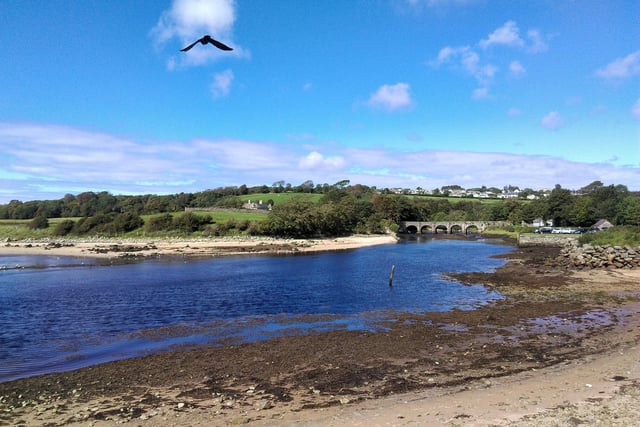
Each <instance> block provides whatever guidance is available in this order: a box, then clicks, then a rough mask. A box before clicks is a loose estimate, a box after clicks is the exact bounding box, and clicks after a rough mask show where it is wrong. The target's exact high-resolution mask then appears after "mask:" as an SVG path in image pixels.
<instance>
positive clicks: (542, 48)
mask: <svg viewBox="0 0 640 427" xmlns="http://www.w3.org/2000/svg"><path fill="white" fill-rule="evenodd" d="M527 37H528V38H529V41H530V45H529V47H528V50H529V52H531V53H540V52H546V51H547V50H548V49H549V45H548V44H547V42H546V41H545V40H544V38H543V36H542V35H541V34H540V31H538V30H529V31H527Z"/></svg>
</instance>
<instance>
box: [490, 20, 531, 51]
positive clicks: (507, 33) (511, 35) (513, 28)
mask: <svg viewBox="0 0 640 427" xmlns="http://www.w3.org/2000/svg"><path fill="white" fill-rule="evenodd" d="M519 32H520V30H519V29H518V25H517V24H516V23H515V22H514V21H507V22H506V23H505V24H504V25H503V26H502V27H500V28H498V29H496V30H495V31H494V32H493V33H491V34H489V36H488V37H487V38H486V39H483V40H480V43H479V44H480V47H482V48H483V49H486V48H488V47H489V46H491V45H504V46H512V47H513V46H515V47H521V46H524V40H522V39H521V38H520V35H519Z"/></svg>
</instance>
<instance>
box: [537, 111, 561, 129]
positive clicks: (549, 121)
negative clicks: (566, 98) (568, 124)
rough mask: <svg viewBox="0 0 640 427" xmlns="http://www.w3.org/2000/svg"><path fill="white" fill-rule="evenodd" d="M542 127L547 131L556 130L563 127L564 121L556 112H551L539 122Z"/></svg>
mask: <svg viewBox="0 0 640 427" xmlns="http://www.w3.org/2000/svg"><path fill="white" fill-rule="evenodd" d="M540 124H541V125H542V127H544V128H546V129H549V130H558V129H560V128H561V127H562V126H564V124H565V121H564V119H563V118H562V117H561V116H560V114H559V113H558V112H557V111H551V112H550V113H549V114H547V115H546V116H544V117H543V118H542V119H541V120H540Z"/></svg>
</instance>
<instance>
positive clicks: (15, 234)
mask: <svg viewBox="0 0 640 427" xmlns="http://www.w3.org/2000/svg"><path fill="white" fill-rule="evenodd" d="M183 213H184V212H173V213H171V215H172V216H174V217H175V216H180V215H182V214H183ZM193 213H194V214H195V215H200V216H205V215H209V216H211V218H212V220H213V223H214V224H225V223H227V222H229V221H249V222H260V221H263V220H265V219H266V213H265V212H258V211H234V210H229V211H222V210H220V211H212V212H206V211H195V212H193ZM160 215H164V214H155V215H142V216H141V217H142V219H143V220H144V221H145V222H147V221H148V220H149V219H150V218H153V217H155V216H160ZM79 219H80V218H50V219H49V227H47V228H42V229H36V230H33V229H31V228H29V227H28V224H29V223H30V222H31V220H30V219H25V220H15V219H11V220H9V219H2V220H0V239H14V240H19V239H44V238H58V237H59V236H55V235H54V233H53V232H54V230H55V228H56V226H57V225H58V223H60V222H61V221H65V220H73V221H77V220H79ZM201 236H202V232H201V231H199V232H195V233H192V234H191V235H188V236H186V235H183V234H180V235H179V236H178V235H176V234H175V233H172V232H165V233H162V232H156V233H152V234H147V233H145V231H144V227H141V228H139V229H137V230H133V231H131V232H129V233H126V234H123V235H119V236H118V237H157V238H162V237H201ZM68 237H77V236H74V235H69V236H68Z"/></svg>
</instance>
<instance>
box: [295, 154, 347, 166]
mask: <svg viewBox="0 0 640 427" xmlns="http://www.w3.org/2000/svg"><path fill="white" fill-rule="evenodd" d="M344 166H345V161H344V158H342V157H340V156H333V157H324V156H323V155H322V154H320V153H319V152H317V151H312V152H311V153H309V154H307V155H306V156H305V157H303V158H301V159H300V161H299V162H298V167H299V168H300V169H342V168H344Z"/></svg>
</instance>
